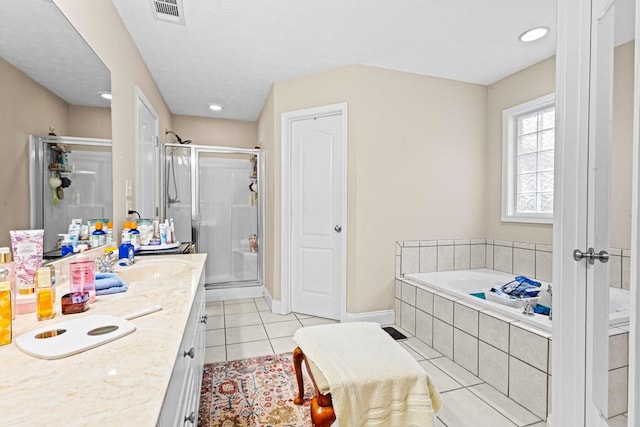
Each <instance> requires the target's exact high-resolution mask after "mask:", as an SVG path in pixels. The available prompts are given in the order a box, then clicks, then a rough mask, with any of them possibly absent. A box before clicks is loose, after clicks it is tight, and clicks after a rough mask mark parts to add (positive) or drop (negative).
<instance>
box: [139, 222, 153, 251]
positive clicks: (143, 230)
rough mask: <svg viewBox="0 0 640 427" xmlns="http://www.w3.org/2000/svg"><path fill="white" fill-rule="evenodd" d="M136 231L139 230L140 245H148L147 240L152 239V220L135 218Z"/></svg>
mask: <svg viewBox="0 0 640 427" xmlns="http://www.w3.org/2000/svg"><path fill="white" fill-rule="evenodd" d="M136 223H137V224H138V231H139V232H140V244H141V245H142V246H149V242H150V241H151V239H153V221H152V220H150V219H146V218H142V219H137V220H136Z"/></svg>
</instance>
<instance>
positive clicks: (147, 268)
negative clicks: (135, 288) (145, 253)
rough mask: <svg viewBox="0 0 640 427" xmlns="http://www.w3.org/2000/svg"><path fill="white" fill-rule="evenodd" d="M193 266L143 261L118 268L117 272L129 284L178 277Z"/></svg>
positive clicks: (181, 263) (175, 262) (186, 263)
mask: <svg viewBox="0 0 640 427" xmlns="http://www.w3.org/2000/svg"><path fill="white" fill-rule="evenodd" d="M190 267H191V264H190V263H188V262H183V261H177V260H167V261H146V260H145V261H143V262H141V263H140V264H133V265H130V266H127V267H123V266H118V267H117V268H116V269H115V272H116V273H117V274H118V276H120V278H121V279H122V280H124V281H127V282H142V281H146V280H154V279H156V280H157V279H162V278H166V277H171V276H176V275H179V274H181V273H184V272H186V271H188V270H189V268H190Z"/></svg>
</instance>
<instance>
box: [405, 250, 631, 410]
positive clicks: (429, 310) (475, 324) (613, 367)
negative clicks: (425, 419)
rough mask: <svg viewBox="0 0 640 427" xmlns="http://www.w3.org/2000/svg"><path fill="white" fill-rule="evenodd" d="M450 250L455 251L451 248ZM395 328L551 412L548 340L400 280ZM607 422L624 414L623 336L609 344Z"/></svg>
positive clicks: (615, 332) (615, 333)
mask: <svg viewBox="0 0 640 427" xmlns="http://www.w3.org/2000/svg"><path fill="white" fill-rule="evenodd" d="M454 246H455V245H454ZM395 307H396V324H397V325H399V326H400V327H401V328H402V329H403V330H405V331H406V332H408V333H410V334H413V335H414V336H415V337H416V338H418V339H419V340H421V341H422V342H424V343H426V344H427V345H429V346H431V347H432V348H433V349H435V350H437V351H439V352H440V353H442V354H443V355H445V356H446V357H448V358H449V359H451V360H453V361H454V362H456V363H457V364H458V365H460V366H462V367H463V368H465V369H467V370H468V371H469V372H471V373H473V374H475V375H477V376H478V377H480V378H481V379H482V380H484V381H486V382H487V383H488V384H490V385H492V386H493V387H494V388H496V389H497V390H499V391H500V392H502V393H504V394H505V395H507V396H509V397H510V398H511V399H512V400H515V401H516V402H518V403H520V404H521V405H522V406H524V407H526V408H527V409H529V410H530V411H531V412H533V413H534V414H536V415H537V416H538V417H540V418H542V419H546V416H547V414H548V413H549V412H551V408H550V404H551V399H550V396H551V343H552V341H551V335H550V334H548V333H545V332H543V331H539V330H536V329H535V328H532V327H530V326H528V325H526V324H523V323H521V322H518V321H514V320H513V319H510V318H508V317H504V316H502V315H499V314H497V313H494V312H493V311H491V310H487V309H482V308H480V307H477V306H475V305H473V304H470V303H468V302H466V301H462V300H458V299H456V298H455V297H452V296H450V295H446V294H443V293H440V292H437V291H435V290H430V289H429V288H428V287H426V286H422V285H416V284H414V283H413V282H411V281H409V280H405V279H403V278H398V279H396V289H395ZM609 348H610V354H611V357H610V363H609V416H615V415H619V414H622V413H624V412H626V401H627V399H626V388H627V376H628V357H627V354H628V350H627V348H628V331H625V330H623V329H617V328H613V329H611V331H610V338H609Z"/></svg>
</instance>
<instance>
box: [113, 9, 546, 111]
mask: <svg viewBox="0 0 640 427" xmlns="http://www.w3.org/2000/svg"><path fill="white" fill-rule="evenodd" d="M112 1H113V3H114V5H115V6H116V9H117V10H118V13H119V14H120V16H121V17H122V20H123V21H124V23H125V25H126V27H127V28H128V30H129V32H130V33H131V35H132V37H133V40H134V42H135V43H136V45H137V46H138V49H139V50H140V52H141V53H142V56H143V58H144V60H145V62H146V63H147V66H148V67H149V69H150V70H151V73H152V74H153V76H154V78H155V80H156V82H157V83H158V86H159V87H160V90H161V92H162V94H163V95H164V97H165V100H166V102H167V104H168V105H169V108H170V109H171V111H172V113H174V114H185V115H193V116H207V117H223V118H230V119H241V120H256V119H257V118H258V116H259V114H260V111H261V109H262V106H263V104H264V101H265V99H266V97H267V95H268V93H269V89H270V87H271V85H272V84H273V83H274V82H278V81H283V80H287V79H292V78H296V77H300V76H303V75H307V74H311V73H316V72H320V71H324V70H329V69H333V68H336V67H341V66H345V65H350V64H366V65H372V66H378V67H384V68H390V69H394V70H401V71H407V72H412V73H418V74H425V75H432V76H438V77H445V78H450V79H455V80H462V81H466V82H472V83H481V84H489V83H493V82H495V81H497V80H499V79H501V78H503V77H505V76H507V75H510V74H512V73H513V72H515V71H517V70H520V69H522V68H524V67H527V66H529V65H532V64H534V63H536V62H539V61H541V60H543V59H545V58H548V57H550V56H552V55H553V54H554V52H555V27H556V25H555V8H556V2H555V0H535V1H530V0H483V1H478V0H449V1H442V0H405V1H389V0H322V1H318V0H262V1H259V0H183V7H184V18H185V25H184V26H180V25H177V24H173V23H168V22H163V21H159V20H156V19H154V17H153V15H152V10H151V2H149V1H142V0H138V1H131V0H112ZM538 25H546V26H548V27H550V28H551V29H552V31H551V34H550V36H548V37H546V38H545V39H543V40H540V41H537V42H534V43H529V44H524V43H521V42H519V41H518V36H519V35H520V34H521V33H522V32H524V31H525V30H527V29H529V28H531V27H534V26H538ZM209 103H220V104H223V105H224V106H225V109H224V110H223V111H221V112H219V113H212V112H210V111H208V110H207V108H206V107H207V104H209Z"/></svg>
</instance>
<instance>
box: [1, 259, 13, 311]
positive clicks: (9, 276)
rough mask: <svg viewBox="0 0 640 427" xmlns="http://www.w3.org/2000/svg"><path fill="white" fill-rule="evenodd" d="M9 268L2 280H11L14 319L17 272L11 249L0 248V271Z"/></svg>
mask: <svg viewBox="0 0 640 427" xmlns="http://www.w3.org/2000/svg"><path fill="white" fill-rule="evenodd" d="M1 270H7V273H6V278H5V279H3V280H2V281H3V282H4V281H7V282H9V286H10V287H11V313H12V316H13V319H15V318H16V274H15V270H14V265H13V261H12V258H11V250H10V249H9V248H7V247H3V248H0V271H1Z"/></svg>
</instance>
